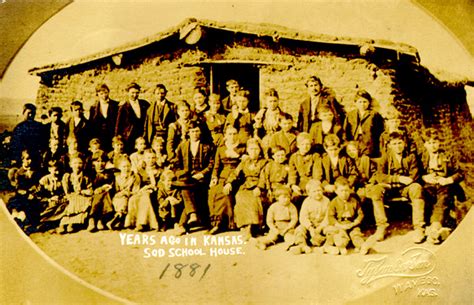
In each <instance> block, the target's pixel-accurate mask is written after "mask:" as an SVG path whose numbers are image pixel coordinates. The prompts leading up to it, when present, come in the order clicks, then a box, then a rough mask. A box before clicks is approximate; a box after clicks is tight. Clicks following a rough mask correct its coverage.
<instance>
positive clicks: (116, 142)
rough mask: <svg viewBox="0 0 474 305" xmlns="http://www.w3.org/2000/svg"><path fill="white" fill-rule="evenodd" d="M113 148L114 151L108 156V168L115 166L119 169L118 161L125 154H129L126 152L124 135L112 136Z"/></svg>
mask: <svg viewBox="0 0 474 305" xmlns="http://www.w3.org/2000/svg"><path fill="white" fill-rule="evenodd" d="M112 148H113V151H111V152H109V154H108V155H107V158H108V159H109V162H107V166H106V167H107V168H114V169H118V163H119V161H120V159H122V158H123V157H124V156H127V155H126V154H125V152H124V142H123V138H122V136H115V137H113V138H112Z"/></svg>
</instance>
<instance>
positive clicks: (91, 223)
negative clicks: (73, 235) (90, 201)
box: [87, 218, 97, 232]
mask: <svg viewBox="0 0 474 305" xmlns="http://www.w3.org/2000/svg"><path fill="white" fill-rule="evenodd" d="M87 231H89V232H97V227H96V224H95V220H94V219H92V218H91V219H89V225H88V226H87Z"/></svg>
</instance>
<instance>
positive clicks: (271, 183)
mask: <svg viewBox="0 0 474 305" xmlns="http://www.w3.org/2000/svg"><path fill="white" fill-rule="evenodd" d="M272 158H273V160H271V161H270V162H268V163H267V165H265V167H264V168H263V171H262V173H261V174H260V180H259V184H258V186H259V188H260V189H262V190H266V191H267V199H268V202H273V201H274V200H276V198H275V197H274V196H273V195H274V193H275V190H276V189H277V188H281V187H288V176H289V172H290V167H289V166H288V163H287V162H286V161H287V159H286V152H285V149H284V148H283V147H281V146H279V145H277V146H274V147H273V148H272Z"/></svg>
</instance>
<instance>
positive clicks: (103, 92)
mask: <svg viewBox="0 0 474 305" xmlns="http://www.w3.org/2000/svg"><path fill="white" fill-rule="evenodd" d="M109 93H110V90H109V87H108V86H107V85H106V84H100V85H98V86H97V87H96V95H97V97H98V99H99V100H98V101H97V102H96V103H95V104H94V105H92V107H91V108H90V111H89V122H90V127H91V129H92V130H93V131H94V133H96V134H97V135H98V136H97V138H99V140H100V143H101V147H102V149H103V150H104V151H110V150H111V147H112V138H113V137H114V135H115V125H116V123H117V114H118V107H119V106H118V105H119V103H118V102H117V101H114V100H111V99H110V97H109Z"/></svg>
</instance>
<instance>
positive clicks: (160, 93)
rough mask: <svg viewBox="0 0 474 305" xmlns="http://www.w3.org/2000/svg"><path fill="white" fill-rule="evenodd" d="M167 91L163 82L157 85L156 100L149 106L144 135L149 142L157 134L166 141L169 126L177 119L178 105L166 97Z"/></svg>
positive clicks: (149, 142)
mask: <svg viewBox="0 0 474 305" xmlns="http://www.w3.org/2000/svg"><path fill="white" fill-rule="evenodd" d="M167 92H168V91H167V90H166V87H165V86H164V85H163V84H158V85H156V88H155V92H154V95H155V101H154V102H152V104H151V105H150V107H149V108H148V111H147V112H146V118H145V127H144V128H145V130H144V137H145V139H146V140H147V142H148V144H151V142H152V141H153V138H154V137H155V136H159V137H162V138H163V140H164V141H165V143H166V140H167V139H166V138H167V135H168V126H169V125H170V124H171V123H173V122H174V121H176V106H175V105H174V104H173V103H172V102H170V101H169V100H167V99H166V93H167Z"/></svg>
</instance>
